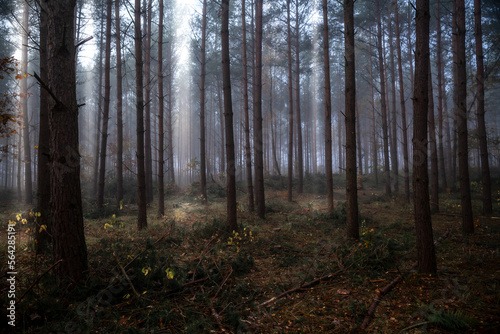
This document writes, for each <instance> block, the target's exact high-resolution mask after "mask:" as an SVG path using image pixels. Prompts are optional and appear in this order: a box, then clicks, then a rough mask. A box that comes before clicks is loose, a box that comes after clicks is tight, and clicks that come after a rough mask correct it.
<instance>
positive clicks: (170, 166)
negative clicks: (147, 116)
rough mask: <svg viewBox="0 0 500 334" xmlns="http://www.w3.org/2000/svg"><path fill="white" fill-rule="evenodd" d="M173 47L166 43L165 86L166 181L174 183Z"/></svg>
mask: <svg viewBox="0 0 500 334" xmlns="http://www.w3.org/2000/svg"><path fill="white" fill-rule="evenodd" d="M173 58H174V57H173V48H172V43H168V46H167V64H168V74H167V77H168V88H167V96H168V100H167V115H166V116H167V124H166V125H167V171H168V172H167V181H168V182H171V183H175V171H174V138H173V127H172V110H173V108H174V94H173V85H174V64H173V62H174V60H173Z"/></svg>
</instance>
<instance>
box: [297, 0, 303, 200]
mask: <svg viewBox="0 0 500 334" xmlns="http://www.w3.org/2000/svg"><path fill="white" fill-rule="evenodd" d="M295 120H296V123H297V126H296V128H297V152H298V154H297V164H298V179H299V184H298V187H297V192H298V193H299V194H302V191H303V188H304V151H303V149H302V121H301V115H300V29H299V0H295Z"/></svg>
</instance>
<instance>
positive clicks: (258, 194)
mask: <svg viewBox="0 0 500 334" xmlns="http://www.w3.org/2000/svg"><path fill="white" fill-rule="evenodd" d="M255 5H256V6H255V79H254V80H255V82H254V85H255V90H254V108H255V109H254V117H253V120H254V126H253V128H254V136H253V137H254V160H255V202H256V205H257V214H258V215H259V217H260V218H265V216H266V201H265V195H264V156H263V146H262V6H263V0H256V1H255Z"/></svg>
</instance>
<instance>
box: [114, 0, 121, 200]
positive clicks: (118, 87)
mask: <svg viewBox="0 0 500 334" xmlns="http://www.w3.org/2000/svg"><path fill="white" fill-rule="evenodd" d="M115 26H116V29H115V30H116V204H117V206H118V207H119V208H120V207H121V202H122V200H123V92H122V90H123V89H122V86H123V85H122V81H123V80H122V45H121V30H120V0H115Z"/></svg>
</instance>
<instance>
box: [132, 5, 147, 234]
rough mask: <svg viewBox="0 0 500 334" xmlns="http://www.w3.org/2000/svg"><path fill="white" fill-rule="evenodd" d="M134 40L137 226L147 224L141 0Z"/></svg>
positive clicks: (142, 226) (138, 7)
mask: <svg viewBox="0 0 500 334" xmlns="http://www.w3.org/2000/svg"><path fill="white" fill-rule="evenodd" d="M134 17H135V22H134V40H135V43H134V44H135V86H136V87H135V92H136V114H137V205H138V209H139V212H138V216H137V228H138V229H139V230H141V229H143V228H146V227H147V226H148V221H147V211H146V210H147V208H146V205H147V198H146V196H147V195H146V171H145V165H144V163H145V161H144V97H143V93H142V90H143V73H142V32H141V0H135V11H134Z"/></svg>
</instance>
